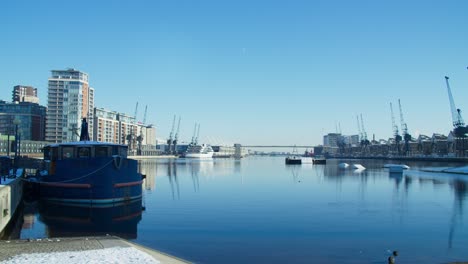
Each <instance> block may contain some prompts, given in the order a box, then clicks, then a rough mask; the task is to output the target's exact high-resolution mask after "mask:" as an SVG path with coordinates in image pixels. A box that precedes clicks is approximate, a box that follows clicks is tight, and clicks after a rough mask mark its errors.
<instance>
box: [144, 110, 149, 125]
mask: <svg viewBox="0 0 468 264" xmlns="http://www.w3.org/2000/svg"><path fill="white" fill-rule="evenodd" d="M147 110H148V105H145V114H144V115H143V125H146V113H147Z"/></svg>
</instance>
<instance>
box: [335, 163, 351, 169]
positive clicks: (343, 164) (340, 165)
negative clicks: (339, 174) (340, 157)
mask: <svg viewBox="0 0 468 264" xmlns="http://www.w3.org/2000/svg"><path fill="white" fill-rule="evenodd" d="M348 167H349V164H348V163H345V162H343V163H340V164H338V168H340V169H346V168H348Z"/></svg>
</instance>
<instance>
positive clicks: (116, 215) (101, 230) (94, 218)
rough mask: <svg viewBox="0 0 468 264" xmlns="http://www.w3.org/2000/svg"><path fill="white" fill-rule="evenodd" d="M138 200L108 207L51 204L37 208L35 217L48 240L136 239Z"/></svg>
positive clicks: (140, 204) (139, 208) (139, 209)
mask: <svg viewBox="0 0 468 264" xmlns="http://www.w3.org/2000/svg"><path fill="white" fill-rule="evenodd" d="M142 211H143V207H142V200H141V199H140V200H136V201H133V202H130V203H114V204H109V205H108V206H100V207H99V206H83V207H81V206H70V205H64V204H58V203H53V202H41V203H40V204H39V217H40V220H41V221H42V222H44V223H45V224H46V226H47V231H46V232H47V236H48V237H77V236H99V235H107V234H109V235H116V236H119V237H122V238H126V239H135V238H137V225H138V223H139V222H140V220H141V217H142Z"/></svg>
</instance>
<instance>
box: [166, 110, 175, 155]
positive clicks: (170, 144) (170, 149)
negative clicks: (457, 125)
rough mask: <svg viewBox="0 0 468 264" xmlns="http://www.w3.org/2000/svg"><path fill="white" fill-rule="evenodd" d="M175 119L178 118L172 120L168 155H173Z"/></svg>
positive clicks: (168, 140)
mask: <svg viewBox="0 0 468 264" xmlns="http://www.w3.org/2000/svg"><path fill="white" fill-rule="evenodd" d="M175 118H176V116H175V115H174V118H173V119H172V129H171V133H170V134H169V138H168V139H167V145H168V153H169V154H172V147H171V146H172V135H173V134H174V124H175Z"/></svg>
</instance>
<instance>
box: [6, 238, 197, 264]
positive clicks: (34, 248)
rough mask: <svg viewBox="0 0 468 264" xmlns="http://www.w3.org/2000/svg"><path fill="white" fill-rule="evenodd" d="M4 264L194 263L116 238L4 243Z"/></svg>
mask: <svg viewBox="0 0 468 264" xmlns="http://www.w3.org/2000/svg"><path fill="white" fill-rule="evenodd" d="M0 248H1V254H0V263H22V262H24V261H26V260H27V262H28V263H45V262H46V261H45V260H47V259H50V260H54V261H52V262H59V263H64V262H65V261H66V262H70V263H100V262H101V263H102V262H106V263H162V264H183V263H190V262H187V261H184V260H182V259H179V258H176V257H173V256H170V255H167V254H164V253H161V252H159V251H156V250H153V249H150V248H147V247H144V246H141V245H138V244H135V243H132V242H129V241H127V240H124V239H121V238H119V237H115V236H101V237H77V238H44V239H31V240H11V241H0Z"/></svg>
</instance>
